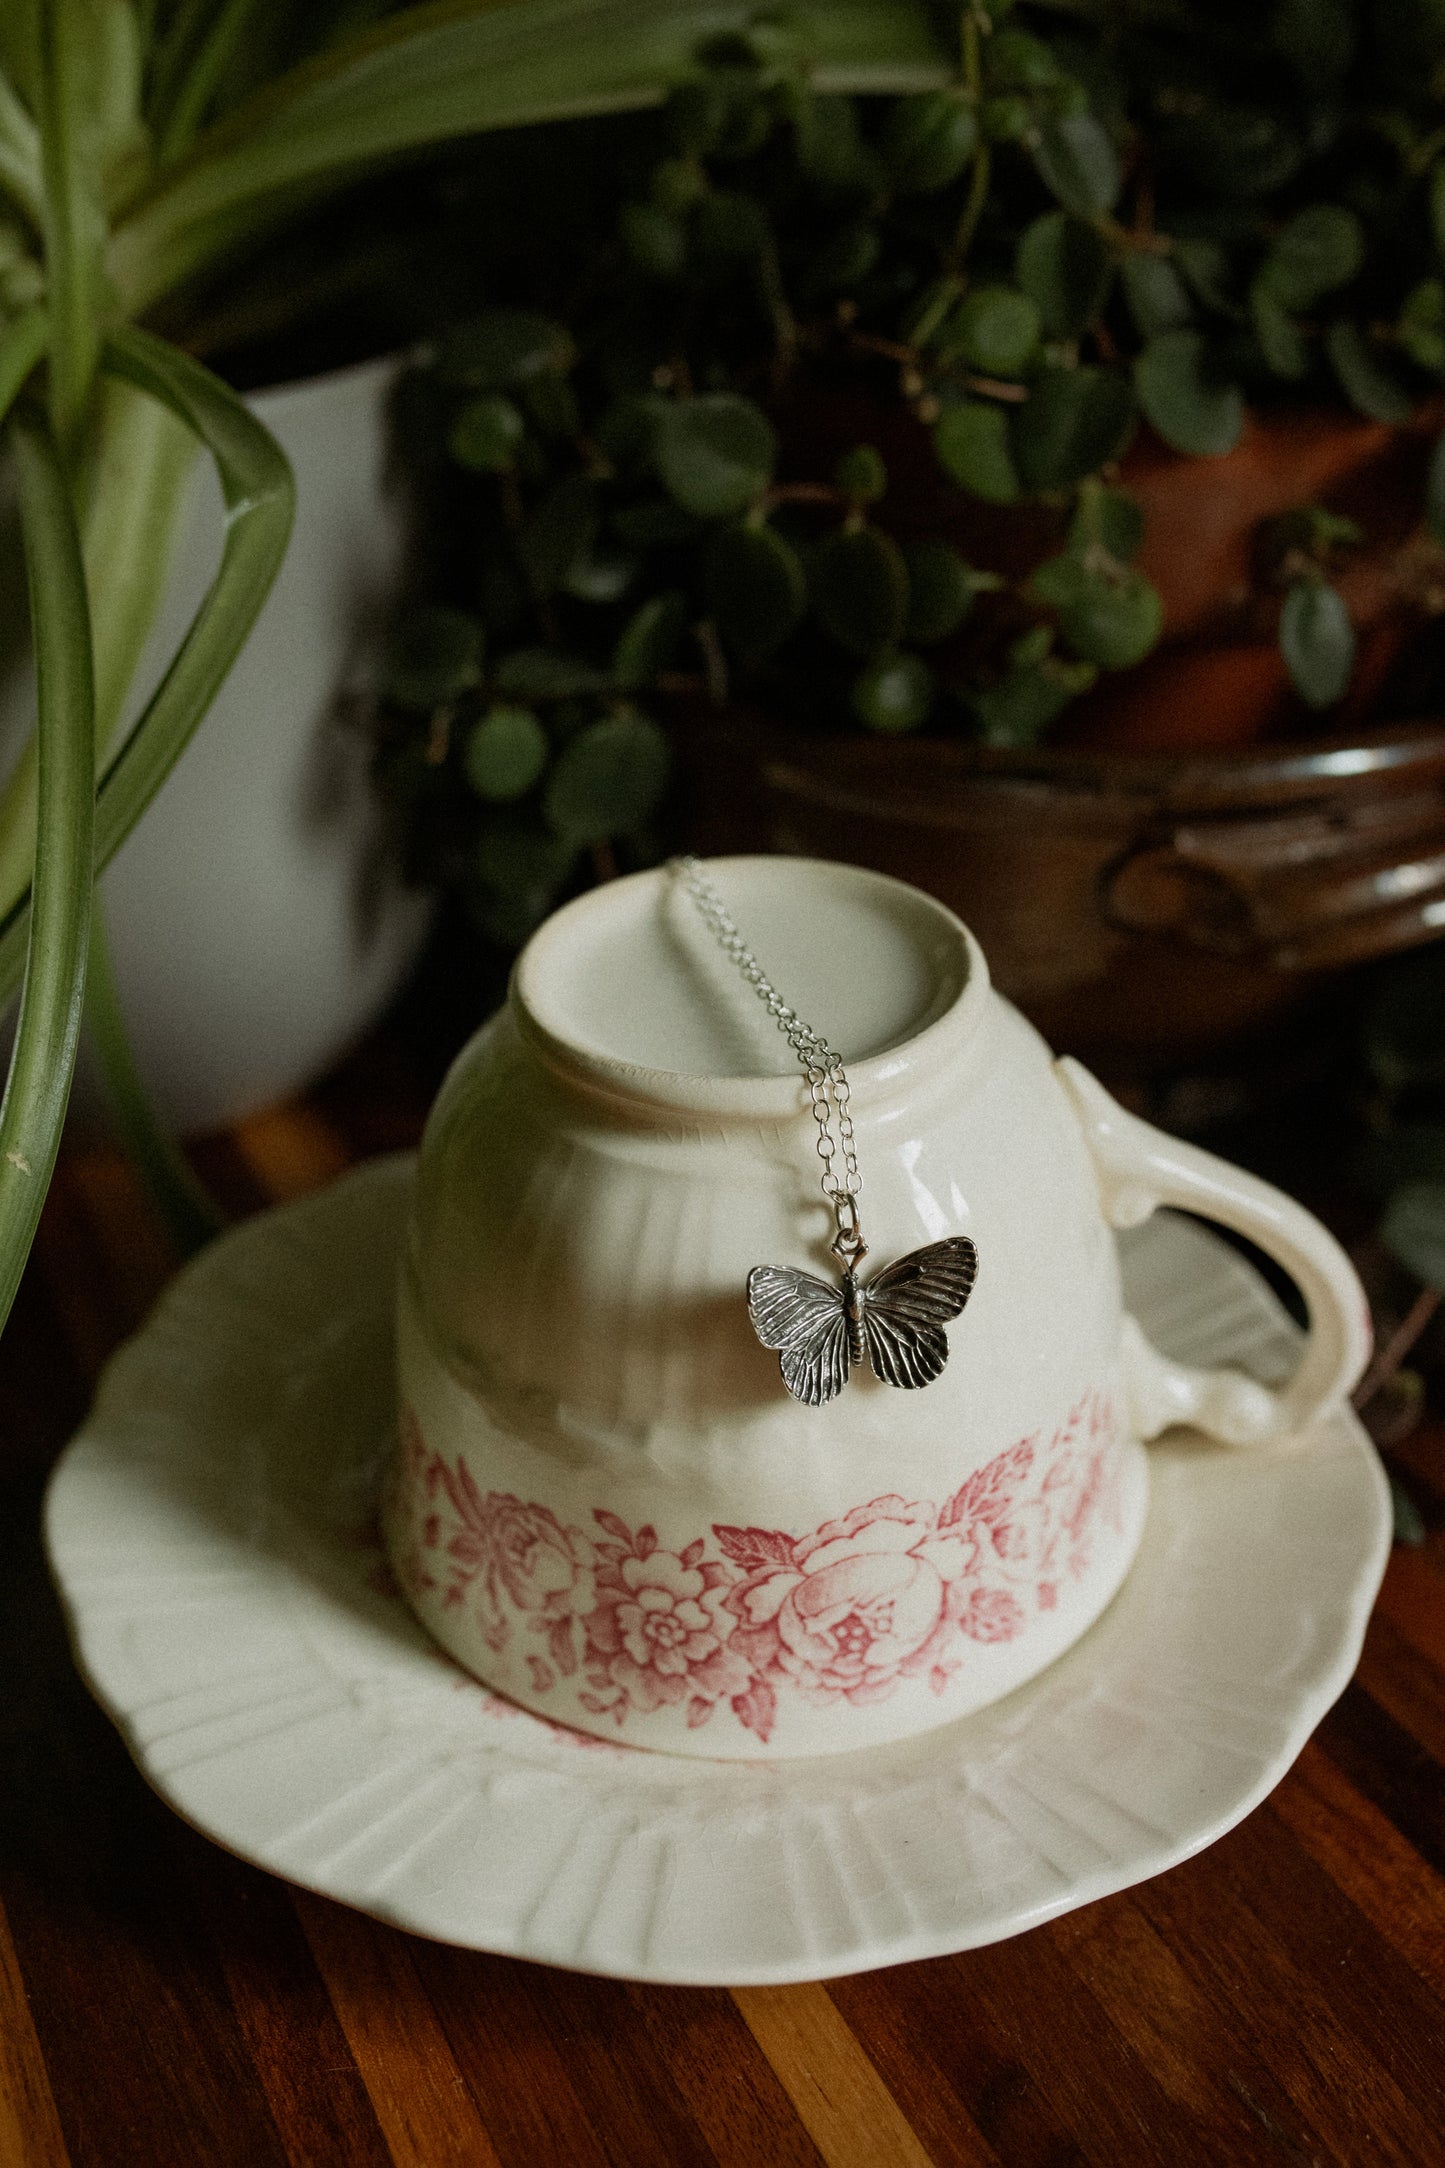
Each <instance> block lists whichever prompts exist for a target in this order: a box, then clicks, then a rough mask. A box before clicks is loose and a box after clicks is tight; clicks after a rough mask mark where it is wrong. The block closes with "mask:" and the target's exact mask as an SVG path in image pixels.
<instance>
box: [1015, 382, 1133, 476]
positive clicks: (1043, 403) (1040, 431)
mask: <svg viewBox="0 0 1445 2168" xmlns="http://www.w3.org/2000/svg"><path fill="white" fill-rule="evenodd" d="M1133 421H1134V398H1133V394H1132V392H1131V391H1130V389H1129V383H1128V379H1127V378H1126V377H1123V376H1121V375H1119V374H1117V373H1116V372H1115V371H1113V370H1111V369H1097V368H1081V369H1045V370H1043V371H1042V373H1041V374H1040V375H1039V376H1038V377H1037V378H1036V379H1035V380H1034V383H1033V386H1032V388H1031V390H1030V392H1029V396H1028V400H1027V402H1026V403H1025V404H1024V405H1023V406H1021V407H1020V408H1019V409H1018V410H1017V412H1016V414H1015V416H1014V428H1013V441H1014V452H1015V456H1016V458H1017V460H1018V466H1019V472H1020V474H1021V475H1022V476H1023V478H1024V481H1025V482H1026V483H1027V484H1028V486H1029V488H1030V489H1034V490H1041V489H1069V488H1071V487H1072V486H1073V484H1074V483H1075V482H1080V481H1082V480H1083V478H1084V476H1085V475H1086V474H1092V473H1093V472H1094V471H1095V469H1096V468H1098V467H1101V466H1103V465H1104V464H1105V462H1106V461H1108V460H1110V459H1114V458H1116V457H1117V456H1118V454H1119V453H1120V452H1121V451H1122V449H1123V447H1124V444H1125V442H1126V441H1127V439H1128V436H1129V433H1130V430H1131V428H1132V426H1133Z"/></svg>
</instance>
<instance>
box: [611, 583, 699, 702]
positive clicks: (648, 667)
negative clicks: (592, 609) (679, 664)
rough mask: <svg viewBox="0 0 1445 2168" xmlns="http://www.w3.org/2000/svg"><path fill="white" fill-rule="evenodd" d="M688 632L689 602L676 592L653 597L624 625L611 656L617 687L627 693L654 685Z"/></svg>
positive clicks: (614, 680)
mask: <svg viewBox="0 0 1445 2168" xmlns="http://www.w3.org/2000/svg"><path fill="white" fill-rule="evenodd" d="M686 630H687V598H686V596H685V595H680V594H677V593H675V592H669V593H667V594H662V595H651V596H649V597H648V599H647V601H646V602H644V603H643V604H642V605H641V607H640V608H639V609H638V610H636V611H635V612H634V613H633V615H632V616H631V617H630V618H629V619H628V621H627V623H626V625H624V627H623V629H622V632H621V634H620V635H619V638H618V641H617V645H616V647H615V649H614V650H613V654H612V677H613V682H614V684H617V685H620V686H621V687H622V689H623V691H624V692H641V691H642V690H643V689H644V687H646V686H649V685H652V684H653V683H655V681H656V679H657V674H658V672H659V671H660V670H665V669H666V668H667V665H668V664H669V662H671V660H672V658H673V656H674V654H675V653H676V652H677V645H678V642H679V641H680V640H681V638H682V636H683V634H684V632H685V631H686Z"/></svg>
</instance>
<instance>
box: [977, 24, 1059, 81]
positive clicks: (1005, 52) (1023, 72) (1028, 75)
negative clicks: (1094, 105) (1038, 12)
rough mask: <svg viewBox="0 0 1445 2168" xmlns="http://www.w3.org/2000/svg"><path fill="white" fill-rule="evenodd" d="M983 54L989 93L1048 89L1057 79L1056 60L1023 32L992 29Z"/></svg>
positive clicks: (1047, 50) (1034, 39)
mask: <svg viewBox="0 0 1445 2168" xmlns="http://www.w3.org/2000/svg"><path fill="white" fill-rule="evenodd" d="M984 51H985V57H986V60H987V66H988V81H989V88H990V89H991V90H1023V91H1036V90H1051V89H1052V88H1053V86H1054V85H1055V84H1056V83H1057V82H1058V80H1059V64H1058V62H1057V60H1055V58H1054V56H1053V54H1052V53H1051V52H1050V50H1049V48H1048V46H1047V45H1045V43H1044V42H1043V39H1042V38H1036V37H1033V36H1031V35H1030V33H1029V32H1028V31H1027V30H996V31H995V32H994V35H993V37H992V38H991V39H990V41H989V43H988V45H987V46H986V47H985V48H984Z"/></svg>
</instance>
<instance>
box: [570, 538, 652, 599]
mask: <svg viewBox="0 0 1445 2168" xmlns="http://www.w3.org/2000/svg"><path fill="white" fill-rule="evenodd" d="M636 577H637V559H636V558H635V557H628V556H625V555H624V554H623V552H622V551H621V550H612V549H608V548H607V546H606V544H605V543H604V544H602V545H600V546H598V547H595V548H593V549H592V550H590V551H589V552H588V553H587V554H586V555H585V556H582V557H579V558H578V559H577V561H576V563H575V564H573V565H572V566H571V568H570V569H569V571H568V573H567V575H566V577H565V579H563V581H562V582H561V585H562V588H563V590H564V592H565V593H567V594H569V595H575V596H576V598H577V600H578V601H579V602H619V601H620V600H621V598H622V597H623V596H624V595H625V594H626V592H627V590H628V588H629V587H630V586H631V585H632V582H633V581H634V580H635V579H636Z"/></svg>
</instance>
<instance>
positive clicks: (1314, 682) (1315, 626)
mask: <svg viewBox="0 0 1445 2168" xmlns="http://www.w3.org/2000/svg"><path fill="white" fill-rule="evenodd" d="M1279 646H1280V653H1281V654H1282V655H1283V656H1284V660H1285V667H1286V668H1287V669H1288V671H1289V674H1290V677H1291V678H1292V679H1293V681H1294V686H1295V690H1296V692H1298V694H1299V695H1300V698H1301V699H1302V700H1305V701H1307V702H1308V704H1309V705H1310V707H1312V708H1328V707H1331V706H1333V704H1334V702H1335V701H1336V700H1338V699H1339V698H1340V697H1341V695H1342V694H1343V692H1344V690H1345V688H1346V686H1347V685H1348V684H1349V682H1350V672H1351V670H1352V669H1353V668H1354V663H1355V629H1354V627H1353V625H1352V624H1351V623H1350V613H1349V611H1348V610H1347V609H1346V608H1345V604H1344V599H1343V597H1342V596H1340V595H1339V594H1338V593H1337V592H1336V591H1335V589H1334V588H1333V587H1329V586H1326V585H1325V583H1324V582H1323V581H1320V580H1297V581H1296V582H1295V584H1294V586H1293V587H1291V589H1290V590H1289V593H1288V594H1287V595H1286V596H1285V598H1284V608H1283V609H1282V610H1281V612H1280V619H1279Z"/></svg>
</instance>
